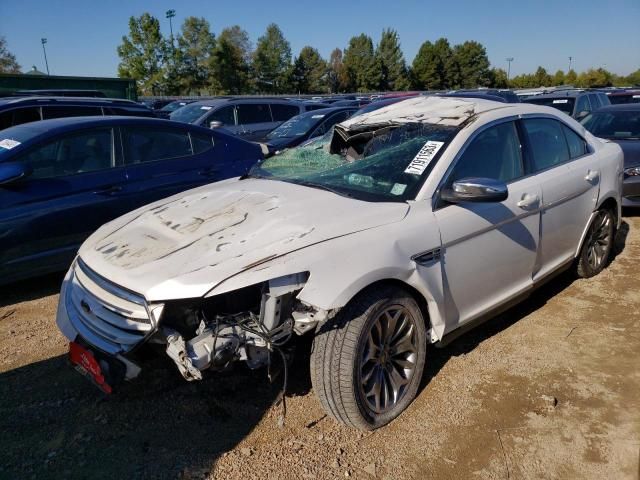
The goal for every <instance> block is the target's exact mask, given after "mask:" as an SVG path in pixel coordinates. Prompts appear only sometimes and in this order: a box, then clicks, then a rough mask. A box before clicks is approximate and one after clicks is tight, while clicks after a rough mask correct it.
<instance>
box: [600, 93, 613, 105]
mask: <svg viewBox="0 0 640 480" xmlns="http://www.w3.org/2000/svg"><path fill="white" fill-rule="evenodd" d="M598 98H599V99H600V103H601V104H602V105H603V106H604V105H611V102H610V101H609V96H608V95H607V94H606V93H599V94H598Z"/></svg>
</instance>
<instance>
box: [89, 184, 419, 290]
mask: <svg viewBox="0 0 640 480" xmlns="http://www.w3.org/2000/svg"><path fill="white" fill-rule="evenodd" d="M408 209H409V207H408V205H407V204H406V203H391V202H389V203H373V202H364V201H360V200H355V199H351V198H347V197H343V196H340V195H337V194H334V193H331V192H328V191H324V190H319V189H315V188H310V187H304V186H300V185H295V184H292V183H287V182H281V181H276V180H262V179H246V180H238V179H232V180H227V181H224V182H219V183H216V184H211V185H206V186H204V187H200V188H197V189H194V190H190V191H188V192H185V193H182V194H179V195H176V196H173V197H170V198H168V199H165V200H161V201H159V202H156V203H154V204H151V205H148V206H146V207H143V208H141V209H138V210H136V211H134V212H131V213H129V214H127V215H124V216H122V217H120V218H118V219H116V220H114V221H112V222H110V223H108V224H106V225H104V226H103V227H101V228H100V229H99V230H98V231H96V232H95V233H94V234H93V235H92V236H91V237H89V239H88V240H87V241H86V242H85V243H84V244H83V245H82V247H81V248H80V252H79V256H80V258H81V259H82V261H83V262H84V263H85V264H86V265H88V266H89V267H90V268H91V269H92V270H94V271H95V272H96V273H98V274H99V275H102V276H103V277H105V278H107V279H108V280H110V281H112V282H114V283H116V284H118V285H120V286H121V287H124V288H126V289H129V290H132V291H134V292H137V293H140V294H142V295H144V296H145V298H147V300H149V301H158V300H170V299H177V298H195V297H200V296H203V295H205V294H206V293H207V292H208V291H210V290H211V289H213V288H214V287H215V286H216V285H219V284H220V283H221V282H223V281H224V280H226V279H228V278H230V277H232V276H234V275H237V274H239V273H241V272H243V271H245V270H248V269H250V268H254V267H256V266H257V265H260V264H262V263H267V262H269V261H270V260H273V259H275V258H278V257H282V256H283V255H286V254H287V253H290V252H293V251H297V250H300V249H302V248H305V247H308V246H310V245H313V244H317V243H320V242H325V241H327V240H330V239H332V238H337V237H342V236H344V235H349V234H352V233H355V232H359V231H362V230H367V229H370V228H374V227H377V226H380V225H384V224H388V223H392V222H396V221H400V220H402V219H403V218H404V217H405V215H406V213H407V211H408ZM330 254H331V251H330V250H327V255H330ZM298 271H303V270H300V269H299V270H297V271H296V272H291V273H297V272H298Z"/></svg>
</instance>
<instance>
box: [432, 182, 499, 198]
mask: <svg viewBox="0 0 640 480" xmlns="http://www.w3.org/2000/svg"><path fill="white" fill-rule="evenodd" d="M508 196H509V189H508V188H507V186H506V185H505V184H504V183H503V182H501V181H499V180H494V179H492V178H463V179H461V180H457V181H455V182H453V185H452V186H451V188H446V189H444V190H442V192H441V193H440V197H441V198H442V200H444V201H446V202H449V203H460V202H502V201H504V200H506V199H507V197H508Z"/></svg>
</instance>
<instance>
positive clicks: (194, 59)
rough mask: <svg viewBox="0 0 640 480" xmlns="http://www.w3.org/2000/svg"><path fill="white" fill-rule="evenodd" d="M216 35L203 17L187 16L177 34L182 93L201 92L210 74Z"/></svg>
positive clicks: (207, 82) (177, 58) (177, 56)
mask: <svg viewBox="0 0 640 480" xmlns="http://www.w3.org/2000/svg"><path fill="white" fill-rule="evenodd" d="M215 48H216V37H215V35H214V34H213V33H211V28H210V26H209V22H208V21H206V20H205V19H204V18H198V17H187V18H186V19H185V21H184V23H183V24H182V31H181V33H180V34H179V35H178V52H179V54H178V55H176V56H175V57H174V59H175V60H176V61H177V62H179V63H178V65H179V74H180V84H181V87H182V91H183V92H184V93H203V91H204V90H205V89H206V88H207V87H208V85H209V82H210V78H211V75H212V68H211V67H212V58H213V55H214V52H215Z"/></svg>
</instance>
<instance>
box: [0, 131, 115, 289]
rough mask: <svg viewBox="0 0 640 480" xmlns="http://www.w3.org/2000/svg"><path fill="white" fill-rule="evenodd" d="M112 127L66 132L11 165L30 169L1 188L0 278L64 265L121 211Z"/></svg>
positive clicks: (63, 266) (19, 157) (55, 268)
mask: <svg viewBox="0 0 640 480" xmlns="http://www.w3.org/2000/svg"><path fill="white" fill-rule="evenodd" d="M114 143H115V142H114V132H113V129H112V128H95V129H88V130H83V131H80V132H75V133H71V134H68V135H65V136H63V137H61V138H57V139H55V140H51V141H46V142H44V143H42V144H40V145H36V146H34V147H33V148H31V149H29V150H28V151H26V152H24V153H23V154H21V155H20V156H18V157H16V158H14V159H13V160H14V161H20V162H24V163H26V164H27V165H29V166H30V167H31V168H32V169H33V174H31V175H30V176H28V177H26V178H25V179H23V180H21V181H18V182H15V183H11V184H8V185H3V186H0V232H2V233H1V234H0V237H1V238H2V245H3V248H2V249H0V275H2V276H3V277H4V278H5V279H8V278H11V277H12V276H19V275H21V274H25V273H27V274H37V273H44V272H47V271H55V270H60V269H64V268H66V267H68V265H69V264H70V262H71V260H72V259H73V257H74V256H75V253H76V251H77V249H78V247H79V246H80V244H81V243H82V242H83V241H84V239H85V238H86V237H87V236H88V235H89V234H91V233H92V232H93V231H94V230H96V229H97V228H98V227H99V226H100V225H102V224H103V223H105V222H107V221H109V220H111V219H113V218H115V217H116V216H118V215H120V214H121V213H124V212H123V210H122V208H120V207H119V201H118V198H117V196H118V194H119V192H120V191H121V189H122V185H123V183H124V181H125V172H124V168H123V167H122V166H120V165H119V159H118V156H117V155H116V151H115V149H114Z"/></svg>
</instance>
